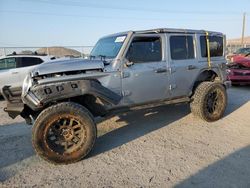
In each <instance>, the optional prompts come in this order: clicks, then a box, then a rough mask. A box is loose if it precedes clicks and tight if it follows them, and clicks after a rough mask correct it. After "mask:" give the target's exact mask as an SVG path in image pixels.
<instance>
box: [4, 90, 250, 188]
mask: <svg viewBox="0 0 250 188" xmlns="http://www.w3.org/2000/svg"><path fill="white" fill-rule="evenodd" d="M228 93H229V105H228V108H227V111H226V114H225V117H224V118H223V119H222V120H220V121H217V122H215V123H206V122H202V121H201V120H197V119H195V118H194V117H193V116H192V115H191V114H190V110H189V108H188V106H187V105H178V106H167V107H160V108H156V109H149V110H143V111H137V112H135V113H128V114H124V115H123V116H120V117H114V118H112V119H110V120H107V121H104V122H102V123H100V124H98V130H99V137H98V139H97V143H96V145H95V148H94V150H93V151H92V152H91V154H90V156H89V157H88V158H87V159H85V160H82V161H80V162H78V163H76V164H72V165H67V166H53V165H50V164H48V163H46V162H44V161H43V160H41V159H40V158H39V157H37V156H36V155H35V154H34V151H33V149H32V146H31V141H30V137H31V136H30V135H31V127H30V126H27V125H25V124H24V122H23V121H22V119H16V120H11V119H10V118H8V117H7V115H6V114H5V113H4V112H2V108H3V106H4V102H0V108H1V109H0V110H1V112H0V117H1V120H0V187H2V186H3V187H16V186H23V187H32V186H44V187H174V186H175V187H250V113H249V112H250V102H249V101H250V87H237V88H231V89H230V90H229V91H228Z"/></svg>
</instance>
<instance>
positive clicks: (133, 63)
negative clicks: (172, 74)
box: [122, 34, 169, 105]
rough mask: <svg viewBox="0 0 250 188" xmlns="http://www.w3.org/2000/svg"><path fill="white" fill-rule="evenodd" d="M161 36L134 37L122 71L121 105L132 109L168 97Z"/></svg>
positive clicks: (165, 65) (166, 72)
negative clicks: (134, 106)
mask: <svg viewBox="0 0 250 188" xmlns="http://www.w3.org/2000/svg"><path fill="white" fill-rule="evenodd" d="M164 39H165V38H164V35H160V34H159V35H146V36H145V35H136V36H134V37H133V38H132V41H131V43H130V45H129V48H128V50H127V52H126V56H125V57H126V58H125V59H126V60H125V61H126V62H125V64H124V67H123V70H122V93H123V104H124V105H133V104H140V103H148V102H151V101H156V100H162V99H166V98H167V97H168V96H169V90H168V88H169V84H168V77H169V75H168V71H167V70H168V69H167V68H168V67H167V63H166V58H165V50H164V49H165V48H164V46H165V45H163V44H164V43H165V40H164Z"/></svg>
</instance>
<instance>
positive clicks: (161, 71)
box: [155, 68, 167, 73]
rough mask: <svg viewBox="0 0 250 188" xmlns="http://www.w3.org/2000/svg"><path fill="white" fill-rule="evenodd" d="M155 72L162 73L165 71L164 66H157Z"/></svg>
mask: <svg viewBox="0 0 250 188" xmlns="http://www.w3.org/2000/svg"><path fill="white" fill-rule="evenodd" d="M155 72H156V73H163V72H167V69H166V68H158V69H156V70H155Z"/></svg>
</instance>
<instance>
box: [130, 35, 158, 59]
mask: <svg viewBox="0 0 250 188" xmlns="http://www.w3.org/2000/svg"><path fill="white" fill-rule="evenodd" d="M126 58H127V59H128V60H129V61H131V62H133V63H145V62H155V61H161V60H162V45H161V38H160V37H135V38H134V39H133V41H132V43H131V45H130V47H129V50H128V52H127V55H126Z"/></svg>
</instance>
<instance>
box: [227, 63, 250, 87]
mask: <svg viewBox="0 0 250 188" xmlns="http://www.w3.org/2000/svg"><path fill="white" fill-rule="evenodd" d="M227 75H228V80H230V81H231V82H232V84H233V85H248V84H250V60H249V61H241V62H234V63H230V64H229V65H228V69H227Z"/></svg>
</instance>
